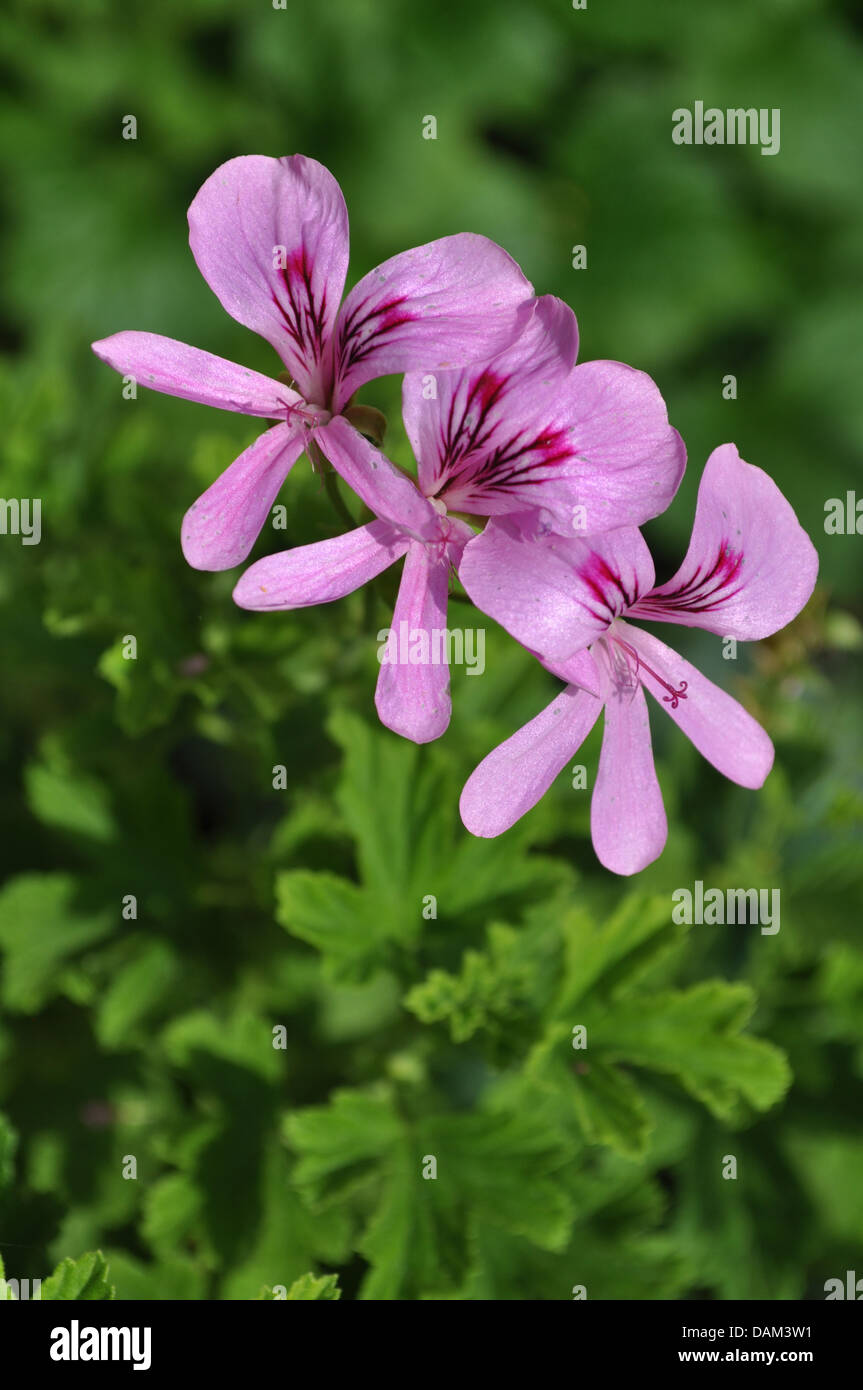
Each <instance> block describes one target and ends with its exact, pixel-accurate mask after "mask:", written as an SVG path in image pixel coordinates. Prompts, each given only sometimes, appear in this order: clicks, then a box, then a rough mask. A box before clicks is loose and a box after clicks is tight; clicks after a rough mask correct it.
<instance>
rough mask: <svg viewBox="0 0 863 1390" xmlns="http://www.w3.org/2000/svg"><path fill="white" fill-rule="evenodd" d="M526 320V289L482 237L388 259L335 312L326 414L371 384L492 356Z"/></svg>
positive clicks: (509, 262) (445, 241) (444, 240)
mask: <svg viewBox="0 0 863 1390" xmlns="http://www.w3.org/2000/svg"><path fill="white" fill-rule="evenodd" d="M532 313H533V287H532V285H531V284H530V282H529V281H528V280H527V279H526V278H525V276H524V275H523V274H522V272H521V270H520V269H519V267H518V266H517V265H516V263H515V261H514V260H513V259H512V257H511V256H509V255H508V254H507V253H506V251H504V250H503V249H502V248H501V247H500V246H497V245H496V244H495V243H494V242H493V241H489V240H488V238H487V237H484V236H476V235H474V234H473V233H471V232H462V233H459V234H458V235H457V236H447V237H441V238H440V240H438V241H431V242H429V243H428V244H427V245H425V246H416V247H414V248H413V249H412V250H410V251H403V252H401V254H400V255H398V256H392V257H391V258H390V260H388V261H384V263H383V265H379V266H378V267H377V269H375V270H372V271H371V272H370V273H369V274H368V275H366V276H365V277H364V278H363V279H362V280H360V282H359V284H358V285H355V286H354V288H353V289H352V290H351V292H350V294H349V295H348V296H347V298H346V299H345V302H344V304H343V305H342V309H341V313H340V314H339V319H338V324H337V326H336V331H335V338H334V371H335V381H336V384H335V390H334V398H333V409H334V410H337V411H338V410H342V409H344V407H345V405H346V404H347V402H348V400H349V399H350V397H351V396H352V395H353V393H354V392H355V391H356V390H357V389H358V388H359V387H360V386H362V385H363V384H364V383H365V382H367V381H373V380H374V379H375V377H379V376H387V375H389V374H391V373H394V372H409V371H423V372H428V373H434V372H439V371H446V370H448V369H450V368H454V367H463V366H465V365H466V364H467V363H469V362H478V361H482V360H484V359H487V358H489V357H492V356H493V355H494V354H495V353H497V352H500V351H501V350H502V349H503V348H505V347H507V346H508V345H509V344H510V343H511V342H512V341H513V340H514V339H515V338H516V337H517V336H518V335H519V333H520V332H521V331H522V330H523V328H524V327H525V326H526V324H527V323H528V322H529V321H530V317H531V314H532Z"/></svg>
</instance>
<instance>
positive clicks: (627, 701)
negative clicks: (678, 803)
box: [590, 677, 668, 874]
mask: <svg viewBox="0 0 863 1390" xmlns="http://www.w3.org/2000/svg"><path fill="white" fill-rule="evenodd" d="M603 687H604V690H605V695H606V699H605V729H604V731H603V736H602V752H601V753H600V755H599V772H598V773H597V778H596V786H595V787H594V789H593V797H592V799H591V803H590V830H591V835H592V838H593V847H594V849H595V850H596V856H597V858H598V859H599V862H600V863H601V864H604V865H605V867H606V869H609V870H610V871H611V872H612V873H613V874H637V873H638V872H639V870H641V869H644V868H646V867H647V865H648V864H652V863H653V860H654V859H658V858H659V856H660V854H661V853H662V851H663V848H664V846H665V841H666V839H667V838H668V822H667V821H666V818H665V807H664V806H663V804H662V792H661V791H660V790H659V783H658V781H657V780H656V768H655V767H654V765H653V747H652V744H651V742H650V720H649V718H648V714H647V701H646V700H645V698H644V691H643V690H642V689H641V685H640V683H639V682H638V681H635V683H634V686H633V687H632V688H630V689H628V690H627V689H622V688H621V687H620V686H618V685H616V684H615V683H613V682H610V681H608V679H607V677H606V679H605V680H604V682H603Z"/></svg>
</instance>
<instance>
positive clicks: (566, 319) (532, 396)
mask: <svg viewBox="0 0 863 1390" xmlns="http://www.w3.org/2000/svg"><path fill="white" fill-rule="evenodd" d="M577 348H578V328H577V325H576V321H575V315H574V313H573V312H572V310H571V309H570V308H569V306H568V305H566V304H564V303H563V301H562V300H560V299H555V298H554V296H553V295H544V296H543V297H542V298H541V299H538V300H537V301H536V308H535V312H534V315H533V318H532V320H531V322H530V324H529V325H528V326H527V328H525V330H524V332H523V333H522V334H521V336H520V337H519V338H518V339H517V340H516V342H515V343H514V344H512V346H510V347H508V348H506V349H505V350H504V351H503V352H501V353H498V355H497V357H495V358H494V359H493V360H492V361H491V362H489V363H484V364H481V365H479V366H474V367H468V368H466V369H464V370H463V371H459V372H439V373H438V374H437V375H436V377H435V378H434V385H435V393H436V394H435V396H434V397H433V398H432V399H429V386H428V383H429V377H428V376H427V375H421V374H420V373H419V372H414V373H410V374H409V375H408V376H406V377H405V379H404V387H403V392H402V402H403V414H404V420H405V428H406V429H407V433H408V437H409V439H410V441H411V444H412V445H413V450H414V454H415V455H416V458H417V460H418V463H419V479H420V486H421V488H422V490H423V492H424V493H425V494H426V496H429V497H430V496H438V497H441V498H442V499H443V500H444V501H445V502H446V504H447V506H448V507H449V508H450V509H451V510H454V511H462V512H475V513H477V514H478V515H480V516H493V515H499V514H501V513H505V512H515V511H524V510H525V509H526V508H529V507H533V506H537V507H538V506H541V505H542V503H543V500H544V499H546V498H548V499H549V500H552V501H553V500H554V497H555V485H556V486H557V488H558V489H560V486H561V483H560V477H561V474H562V473H564V474H565V472H566V464H567V459H568V458H570V457H571V456H572V454H573V452H574V451H573V450H572V448H571V447H570V445H569V442H568V438H567V435H566V432H565V431H564V430H562V429H561V428H559V427H557V426H556V422H557V421H558V419H559V416H560V409H559V405H558V401H559V397H560V394H561V392H562V390H563V389H564V383H565V382H566V379H567V377H568V376H569V374H570V372H571V371H572V367H573V364H574V362H575V355H576V351H577ZM571 515H572V507H571V506H570V508H569V510H568V511H567V512H566V517H567V522H569V520H570V519H571ZM569 529H570V533H571V527H570V528H569Z"/></svg>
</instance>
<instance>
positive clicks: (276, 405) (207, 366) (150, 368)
mask: <svg viewBox="0 0 863 1390" xmlns="http://www.w3.org/2000/svg"><path fill="white" fill-rule="evenodd" d="M92 348H93V351H94V352H95V354H96V356H97V357H98V358H100V359H101V360H102V361H103V362H107V364H108V366H109V367H113V368H114V371H115V372H122V374H123V375H124V376H132V377H134V378H135V381H136V382H137V383H138V385H139V386H147V387H149V389H150V390H151V391H164V392H165V394H166V395H168V396H180V397H181V398H182V399H183V400H186V401H198V402H199V404H201V405H216V406H219V407H220V408H221V409H222V410H236V411H238V412H239V413H240V414H241V415H263V416H265V417H266V418H268V419H270V420H285V419H287V418H288V417H289V416H290V414H291V411H292V410H293V409H295V408H296V407H302V405H303V399H302V396H298V395H297V393H296V391H292V390H291V389H290V387H288V386H285V385H283V383H282V382H280V381H276V380H275V379H274V378H273V377H269V376H264V375H263V374H262V373H261V372H252V371H250V370H249V368H248V367H239V366H238V365H237V363H236V362H228V361H227V359H226V358H224V357H215V356H214V355H213V353H212V352H202V351H201V349H200V348H196V347H189V346H188V345H187V344H186V343H178V342H177V341H176V340H175V339H174V338H163V337H162V336H161V334H159V333H135V332H125V333H114V334H113V335H112V336H111V337H110V338H101V339H100V340H99V342H97V343H93V344H92Z"/></svg>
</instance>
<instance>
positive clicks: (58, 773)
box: [24, 763, 116, 844]
mask: <svg viewBox="0 0 863 1390" xmlns="http://www.w3.org/2000/svg"><path fill="white" fill-rule="evenodd" d="M24 787H25V792H26V796H27V804H28V806H29V807H30V810H31V811H32V812H33V814H34V816H36V817H37V818H38V819H39V820H41V821H42V822H43V823H44V824H45V825H53V826H57V827H58V828H59V829H61V830H72V831H75V832H76V833H77V834H80V835H88V836H89V837H90V839H92V840H97V841H99V842H100V843H102V844H106V843H108V842H109V841H110V840H112V839H113V838H114V836H115V834H116V825H115V823H114V818H113V815H112V814H111V804H110V798H109V796H108V793H107V791H106V790H105V788H104V787H103V785H102V783H101V782H99V781H97V779H96V778H95V777H87V776H85V775H84V774H83V773H79V772H75V771H73V770H72V769H70V768H68V767H66V766H63V765H58V764H57V763H53V764H52V763H48V764H46V763H31V764H30V765H29V766H28V767H27V768H25V770H24Z"/></svg>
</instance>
